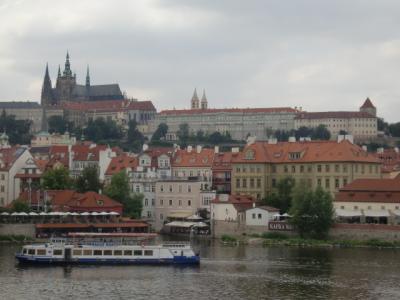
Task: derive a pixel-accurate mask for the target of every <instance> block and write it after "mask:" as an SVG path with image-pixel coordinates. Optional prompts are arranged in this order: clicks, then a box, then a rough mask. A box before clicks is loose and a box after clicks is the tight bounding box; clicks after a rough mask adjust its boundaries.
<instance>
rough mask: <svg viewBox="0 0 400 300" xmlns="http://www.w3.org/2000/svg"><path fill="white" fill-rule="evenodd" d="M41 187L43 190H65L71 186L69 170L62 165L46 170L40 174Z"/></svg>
mask: <svg viewBox="0 0 400 300" xmlns="http://www.w3.org/2000/svg"><path fill="white" fill-rule="evenodd" d="M42 188H43V189H45V190H66V189H70V188H72V180H71V177H70V176H69V172H68V170H67V169H65V168H64V167H60V168H56V169H50V170H47V171H46V172H45V173H44V174H43V176H42Z"/></svg>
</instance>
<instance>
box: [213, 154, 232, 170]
mask: <svg viewBox="0 0 400 300" xmlns="http://www.w3.org/2000/svg"><path fill="white" fill-rule="evenodd" d="M234 154H235V153H232V152H219V153H215V154H214V161H213V166H212V169H213V171H219V170H228V171H229V170H232V160H233V157H234Z"/></svg>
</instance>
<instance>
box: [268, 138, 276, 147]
mask: <svg viewBox="0 0 400 300" xmlns="http://www.w3.org/2000/svg"><path fill="white" fill-rule="evenodd" d="M277 143H278V139H276V138H269V139H268V144H270V145H274V144H277Z"/></svg>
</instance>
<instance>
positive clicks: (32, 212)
mask: <svg viewBox="0 0 400 300" xmlns="http://www.w3.org/2000/svg"><path fill="white" fill-rule="evenodd" d="M29 215H30V216H38V215H39V214H37V213H35V212H34V211H31V212H30V213H29Z"/></svg>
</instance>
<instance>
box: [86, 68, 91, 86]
mask: <svg viewBox="0 0 400 300" xmlns="http://www.w3.org/2000/svg"><path fill="white" fill-rule="evenodd" d="M86 86H87V87H89V86H90V75H89V65H88V66H87V70H86Z"/></svg>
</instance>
